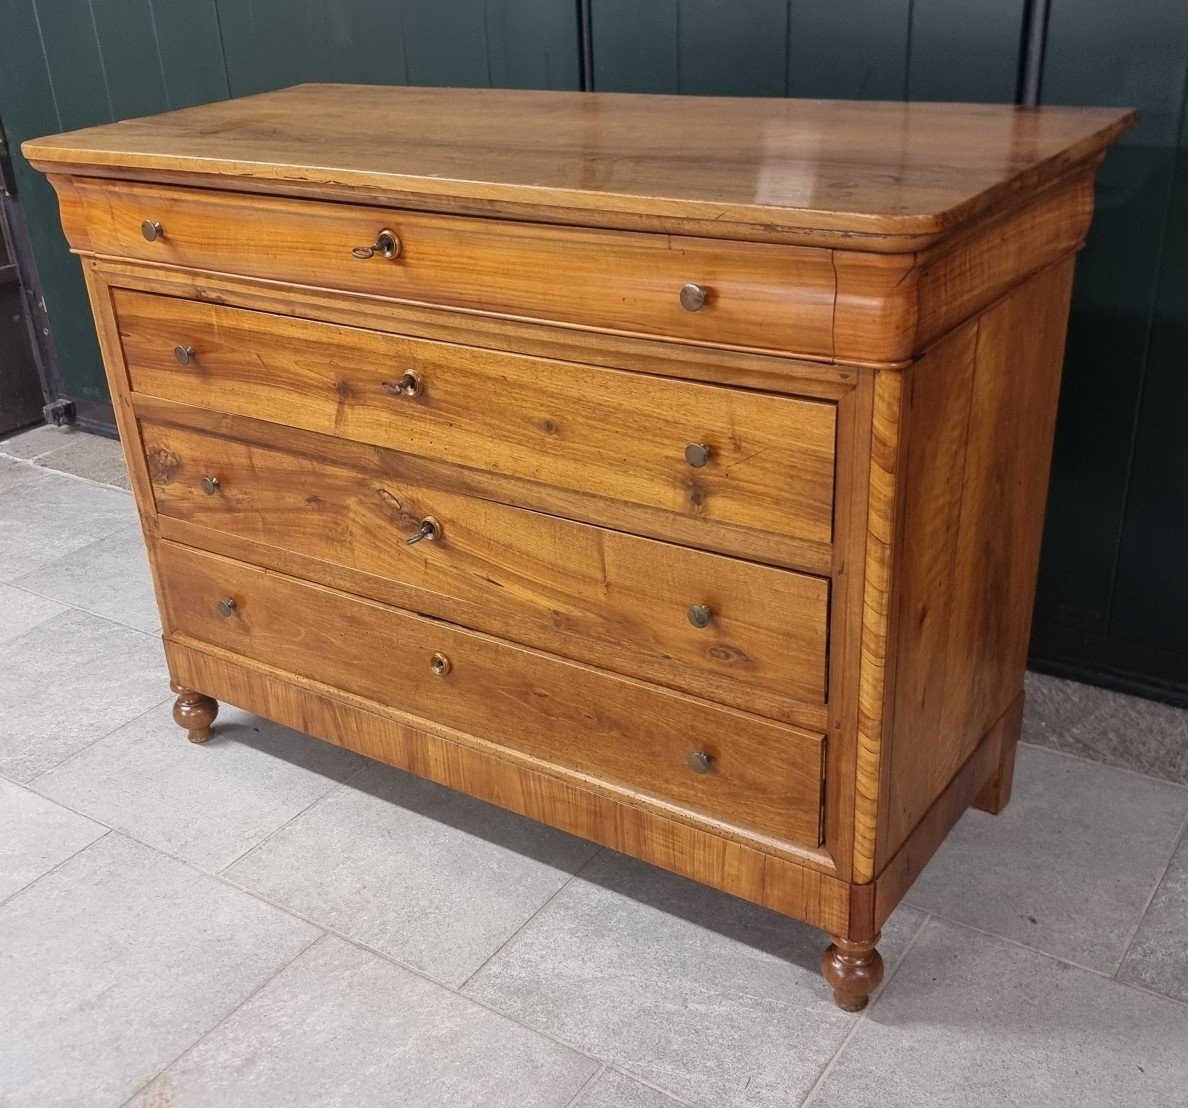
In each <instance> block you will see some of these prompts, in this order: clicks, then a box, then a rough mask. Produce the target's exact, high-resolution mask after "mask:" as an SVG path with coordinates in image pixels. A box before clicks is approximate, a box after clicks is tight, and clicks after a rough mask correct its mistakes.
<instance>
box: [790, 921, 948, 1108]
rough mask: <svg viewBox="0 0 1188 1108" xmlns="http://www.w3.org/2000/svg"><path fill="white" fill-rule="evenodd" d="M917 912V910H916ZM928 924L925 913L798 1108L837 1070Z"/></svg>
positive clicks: (804, 1104)
mask: <svg viewBox="0 0 1188 1108" xmlns="http://www.w3.org/2000/svg"><path fill="white" fill-rule="evenodd" d="M917 911H919V909H917ZM930 922H932V914H931V913H930V912H925V913H924V918H923V919H922V920H921V921H920V926H919V927H917V928H916V930H915V931H914V932H913V933H912V937H911V939H910V941H909V942H908V944H907V946H906V947H904V951H903V953H902V954H901V955H900V956H899V957H898V958H897V959H896V960H895V965H893V966H892V967H891V972H890V973H889V974H887V977H886V980H885V981H883V983H882V985H881V986H880V987H879V991H878V993H877V994H876V995H875V996H874V997H873V998H872V999H871V1002H870V1004H869V1005H868V1006H867V1007H866V1008H865V1009H863V1010H862V1011H861V1012H859V1013H858V1014H857V1019H855V1020H854V1026H853V1027H851V1028H850V1029H849V1031H847V1032H846V1034H845V1038H843V1039H842V1041H841V1042H840V1043H839V1044H838V1048H837V1050H835V1051H834V1052H833V1055H832V1056H831V1057H830V1059H829V1061H828V1062H826V1063H825V1065H824V1066H823V1067H822V1068H821V1072H820V1073H819V1074H818V1075H817V1080H816V1081H814V1082H813V1084H812V1088H810V1089H809V1091H808V1092H807V1093H806V1094H805V1096H804V1098H803V1099H802V1100H801V1102H800V1108H807V1106H808V1105H809V1104H810V1102H811V1101H812V1099H813V1097H815V1096H816V1095H817V1090H818V1089H820V1088H821V1086H822V1085H823V1084H824V1083H825V1080H826V1079H827V1078H828V1077H829V1075H830V1074H831V1073H832V1072H833V1071H834V1070H835V1069H836V1068H837V1063H838V1061H839V1060H840V1059H841V1056H842V1053H843V1052H844V1051H845V1049H846V1047H847V1046H849V1045H850V1040H851V1039H853V1038H854V1036H855V1035H857V1034H858V1031H859V1030H860V1029H861V1027H862V1025H863V1024H864V1023H865V1022H866V1020H867V1017H868V1015H869V1013H870V1010H871V1008H873V1007H874V1006H875V1005H876V1004H878V1002H879V998H880V997H881V996H882V995H883V993H884V992H886V991H887V989H888V988H890V986H891V982H892V981H894V980H895V975H896V974H897V973H899V969H900V967H901V966H902V965H903V964H904V962H906V961H907V959H908V955H910V954H911V952H912V950H913V949H914V948H915V945H916V940H917V939H919V937H920V936H921V935H922V934H923V933H924V929H925V928H926V927H927V926H928V924H929V923H930Z"/></svg>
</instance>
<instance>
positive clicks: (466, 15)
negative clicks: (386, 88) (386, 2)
mask: <svg viewBox="0 0 1188 1108" xmlns="http://www.w3.org/2000/svg"><path fill="white" fill-rule="evenodd" d="M402 13H403V19H404V53H405V58H406V59H407V62H408V80H409V83H410V84H414V85H464V86H468V87H477V88H482V87H485V86H487V85H490V83H491V74H490V65H489V62H488V60H487V18H486V16H487V13H486V4H485V3H484V2H483V0H434V2H433V3H432V4H422V3H417V2H416V0H413V2H411V3H406V4H403V5H402Z"/></svg>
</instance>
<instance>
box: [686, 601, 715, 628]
mask: <svg viewBox="0 0 1188 1108" xmlns="http://www.w3.org/2000/svg"><path fill="white" fill-rule="evenodd" d="M687 614H688V616H689V622H690V623H691V624H693V626H694V627H708V626H709V624H710V620H711V619H713V617H714V613H713V612H712V611H710V606H709V605H708V604H694V605H692V606H691V607H690V608H689V611H688V613H687Z"/></svg>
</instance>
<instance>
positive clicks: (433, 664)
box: [429, 654, 454, 677]
mask: <svg viewBox="0 0 1188 1108" xmlns="http://www.w3.org/2000/svg"><path fill="white" fill-rule="evenodd" d="M429 668H430V669H431V670H433V672H434V673H436V674H437V676H438V677H444V676H445V675H446V674H447V673H449V672H450V670H451V669H453V668H454V667H453V665H452V664H451V662H450V660H449V658H447V657H446V656H445V655H444V654H434V655H433V657H432V658H430V659H429Z"/></svg>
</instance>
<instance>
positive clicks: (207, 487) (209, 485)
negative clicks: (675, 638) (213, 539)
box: [198, 477, 692, 618]
mask: <svg viewBox="0 0 1188 1108" xmlns="http://www.w3.org/2000/svg"><path fill="white" fill-rule="evenodd" d="M198 484H199V485H201V486H202V491H203V492H204V493H206V495H207V496H214V494H215V493H216V492H218V491H219V487H220V484H221V482H220V481H219V479H218V478H217V477H203V478H202V480H201V481H199V482H198ZM690 618H692V617H690Z"/></svg>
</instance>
